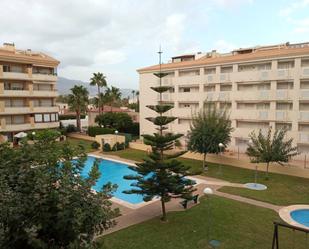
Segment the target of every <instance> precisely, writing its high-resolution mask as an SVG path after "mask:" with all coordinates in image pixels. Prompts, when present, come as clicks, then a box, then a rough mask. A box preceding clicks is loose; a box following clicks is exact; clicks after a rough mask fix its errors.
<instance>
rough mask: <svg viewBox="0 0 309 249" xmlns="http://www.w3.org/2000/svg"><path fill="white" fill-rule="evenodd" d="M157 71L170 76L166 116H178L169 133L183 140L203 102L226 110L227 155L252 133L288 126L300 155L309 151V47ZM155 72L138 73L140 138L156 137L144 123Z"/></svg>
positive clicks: (237, 54) (206, 59)
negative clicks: (229, 136)
mask: <svg viewBox="0 0 309 249" xmlns="http://www.w3.org/2000/svg"><path fill="white" fill-rule="evenodd" d="M161 68H162V72H166V73H168V76H166V77H165V78H163V79H162V84H163V85H168V86H171V87H172V89H171V90H170V91H169V92H167V93H164V94H163V96H162V97H163V101H164V102H166V103H171V104H173V105H174V109H172V110H171V111H169V113H168V115H171V116H175V117H178V119H177V120H175V121H174V122H172V123H171V124H170V125H169V131H171V132H177V133H182V134H185V135H186V134H187V132H188V130H189V129H190V122H191V120H192V114H194V113H195V112H196V111H198V110H199V109H200V108H203V105H204V102H205V101H206V100H207V101H210V102H212V103H214V104H216V105H217V107H218V108H220V107H221V108H222V107H226V108H228V110H229V111H230V119H231V121H232V126H233V128H234V131H233V133H232V140H231V143H230V145H229V149H230V150H234V151H237V150H239V151H241V152H243V151H245V149H246V147H247V143H248V135H249V133H250V132H252V131H254V130H255V131H258V130H259V129H262V130H265V131H266V130H268V127H269V126H272V127H273V128H274V129H276V128H277V129H278V128H281V127H286V128H287V129H288V136H289V137H292V138H293V139H294V143H295V144H296V145H298V147H299V150H300V151H301V152H309V43H300V44H290V43H285V44H278V45H274V46H258V47H252V48H244V49H238V50H234V51H232V52H230V53H226V54H220V53H217V52H216V51H212V52H210V53H206V54H201V53H199V54H196V55H185V56H177V57H173V58H172V61H171V62H169V63H166V64H162V66H161ZM158 71H159V65H155V66H150V67H146V68H142V69H139V70H138V72H139V76H140V80H139V84H140V89H139V90H140V133H141V134H148V133H153V132H155V127H154V126H153V125H152V124H151V123H150V122H149V121H147V120H145V118H146V117H149V116H154V115H155V113H154V112H153V111H151V110H149V109H148V108H147V107H146V106H147V105H154V104H156V103H157V101H158V94H156V93H155V92H154V91H152V90H151V89H150V87H151V86H158V85H159V79H158V78H157V77H155V76H154V75H153V73H154V72H158ZM186 139H187V138H186V136H184V138H183V140H182V142H183V143H186Z"/></svg>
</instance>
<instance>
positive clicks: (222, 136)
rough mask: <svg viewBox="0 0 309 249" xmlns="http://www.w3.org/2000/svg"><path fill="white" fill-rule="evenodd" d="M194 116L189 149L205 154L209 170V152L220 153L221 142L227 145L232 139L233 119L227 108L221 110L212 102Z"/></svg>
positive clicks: (204, 160)
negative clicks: (207, 157)
mask: <svg viewBox="0 0 309 249" xmlns="http://www.w3.org/2000/svg"><path fill="white" fill-rule="evenodd" d="M192 118H193V119H192V123H191V127H190V132H189V134H188V135H189V142H188V149H189V150H190V151H193V152H198V153H201V154H203V168H204V169H205V170H207V169H208V167H207V165H206V156H207V154H208V153H216V154H217V153H219V152H220V147H219V144H220V143H222V144H223V145H224V147H226V146H227V145H228V143H229V142H230V141H231V132H232V131H233V128H232V126H231V121H230V119H229V116H228V114H227V111H226V109H223V110H222V109H220V110H219V109H217V107H216V106H215V105H211V103H205V106H204V108H203V109H201V110H200V112H198V113H197V114H196V115H193V117H192Z"/></svg>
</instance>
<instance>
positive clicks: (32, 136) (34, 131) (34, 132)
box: [31, 131, 35, 140]
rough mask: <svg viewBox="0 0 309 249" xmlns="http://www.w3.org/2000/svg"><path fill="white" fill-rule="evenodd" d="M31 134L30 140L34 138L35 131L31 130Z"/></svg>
mask: <svg viewBox="0 0 309 249" xmlns="http://www.w3.org/2000/svg"><path fill="white" fill-rule="evenodd" d="M31 134H32V140H34V136H35V131H33V132H32V133H31Z"/></svg>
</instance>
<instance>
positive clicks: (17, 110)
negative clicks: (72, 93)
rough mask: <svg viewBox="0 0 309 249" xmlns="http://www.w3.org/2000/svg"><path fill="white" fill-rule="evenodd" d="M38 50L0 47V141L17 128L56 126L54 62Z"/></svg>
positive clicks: (25, 129) (7, 138) (12, 46)
mask: <svg viewBox="0 0 309 249" xmlns="http://www.w3.org/2000/svg"><path fill="white" fill-rule="evenodd" d="M58 64H59V61H57V60H55V59H54V58H52V57H50V56H48V55H46V54H43V53H39V52H33V51H31V50H30V49H28V50H17V49H15V45H14V44H10V43H5V44H4V46H3V47H1V48H0V142H1V141H5V140H12V138H13V136H14V134H16V133H18V132H20V131H29V130H35V129H45V128H56V127H59V121H58V107H57V106H56V105H55V101H56V97H57V94H58V92H57V88H56V81H57V74H56V73H57V66H58Z"/></svg>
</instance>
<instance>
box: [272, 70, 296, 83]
mask: <svg viewBox="0 0 309 249" xmlns="http://www.w3.org/2000/svg"><path fill="white" fill-rule="evenodd" d="M293 78H294V68H289V69H278V70H277V74H276V79H277V80H290V79H293Z"/></svg>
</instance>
